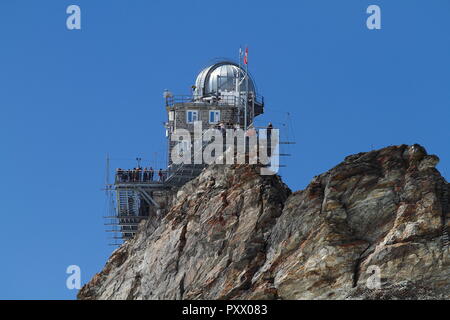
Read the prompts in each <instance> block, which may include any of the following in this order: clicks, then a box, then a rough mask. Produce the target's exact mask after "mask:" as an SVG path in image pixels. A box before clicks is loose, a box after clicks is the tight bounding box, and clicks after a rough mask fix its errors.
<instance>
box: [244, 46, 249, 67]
mask: <svg viewBox="0 0 450 320" xmlns="http://www.w3.org/2000/svg"><path fill="white" fill-rule="evenodd" d="M244 64H248V48H245V55H244Z"/></svg>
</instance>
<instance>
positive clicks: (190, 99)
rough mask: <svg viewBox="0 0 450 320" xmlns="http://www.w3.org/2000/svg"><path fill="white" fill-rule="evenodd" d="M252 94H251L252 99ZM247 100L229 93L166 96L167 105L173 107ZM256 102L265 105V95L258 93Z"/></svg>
mask: <svg viewBox="0 0 450 320" xmlns="http://www.w3.org/2000/svg"><path fill="white" fill-rule="evenodd" d="M251 99H252V96H249V101H251ZM244 102H245V96H244V95H243V96H241V97H236V96H231V95H230V96H228V95H218V96H216V95H211V96H199V95H171V96H168V97H166V107H172V106H174V105H175V104H177V103H181V104H182V103H196V104H203V105H211V104H212V105H231V106H237V105H243V104H244ZM255 103H256V104H260V105H264V97H263V96H259V95H256V96H255Z"/></svg>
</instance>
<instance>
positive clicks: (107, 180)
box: [105, 153, 109, 194]
mask: <svg viewBox="0 0 450 320" xmlns="http://www.w3.org/2000/svg"><path fill="white" fill-rule="evenodd" d="M105 184H106V188H105V190H106V194H108V188H109V153H107V154H106V172H105Z"/></svg>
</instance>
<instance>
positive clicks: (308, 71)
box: [0, 0, 450, 299]
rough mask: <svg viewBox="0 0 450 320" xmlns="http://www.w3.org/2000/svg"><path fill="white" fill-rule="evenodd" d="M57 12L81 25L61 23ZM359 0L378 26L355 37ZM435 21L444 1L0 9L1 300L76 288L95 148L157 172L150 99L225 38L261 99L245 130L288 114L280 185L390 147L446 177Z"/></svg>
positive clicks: (96, 262) (445, 60)
mask: <svg viewBox="0 0 450 320" xmlns="http://www.w3.org/2000/svg"><path fill="white" fill-rule="evenodd" d="M70 4H77V5H79V6H80V7H81V10H82V30H75V31H69V30H67V28H66V18H67V14H66V8H67V6H69V5H70ZM371 4H377V5H379V6H380V7H381V10H382V29H381V30H368V29H367V28H366V18H367V17H368V15H367V14H366V8H367V7H368V6H369V5H371ZM449 14H450V2H449V1H448V0H434V1H426V0H420V1H419V0H408V1H406V0H397V1H382V0H371V1H365V0H341V1H336V0H328V1H325V0H308V1H306V0H305V1H298V0H296V1H242V0H241V1H215V0H208V1H206V0H205V1H200V0H198V1H197V0H196V1H145V0H133V1H125V0H114V1H113V0H108V1H106V0H94V1H93V0H89V1H87V0H71V1H65V0H41V1H32V0H29V1H24V0H2V1H0V119H1V120H2V121H1V126H0V143H1V146H2V148H1V157H0V165H1V168H2V169H3V172H2V183H1V184H0V200H1V201H0V214H1V216H2V224H1V226H2V231H1V232H0V243H1V249H2V255H1V256H2V258H1V263H0V284H1V285H0V299H5V298H9V299H49V298H51V299H73V298H74V297H75V294H76V292H75V291H73V290H72V291H71V290H68V289H67V288H66V286H65V281H66V277H67V275H66V273H65V270H66V268H67V266H69V265H72V264H76V265H79V266H80V267H81V270H82V282H83V283H85V282H87V281H88V280H89V279H90V278H91V277H92V276H93V275H94V273H95V272H98V271H100V270H101V268H102V267H103V265H104V263H105V261H106V259H107V258H108V257H109V254H110V253H111V250H112V247H108V245H107V244H108V240H107V239H106V238H107V234H106V233H105V232H103V230H104V227H103V220H102V216H103V215H104V213H105V197H104V193H103V192H102V191H101V188H102V186H103V182H104V177H105V156H106V154H107V153H110V155H111V157H112V158H113V159H115V160H113V161H112V165H114V166H120V167H127V166H132V165H134V163H133V162H132V161H129V160H127V159H134V158H135V157H136V156H140V157H142V158H144V159H147V160H146V161H147V163H151V164H155V163H157V164H156V166H161V165H162V163H163V160H164V159H165V156H164V152H165V144H164V142H165V140H164V130H163V127H162V122H163V121H164V120H165V109H164V105H163V99H162V92H163V90H164V89H166V88H167V89H170V90H171V91H173V92H174V93H179V94H187V93H189V88H190V86H191V85H192V84H193V82H194V80H195V77H196V74H197V73H198V72H199V71H200V70H201V69H202V68H203V67H205V66H207V65H208V64H209V63H210V62H211V61H213V60H214V59H215V58H220V57H226V58H231V59H235V58H236V57H237V52H238V48H239V46H240V45H246V44H247V45H248V46H249V52H250V56H249V63H250V64H249V65H250V71H251V73H252V74H253V76H254V78H255V80H256V83H257V86H258V89H259V93H260V94H262V95H264V96H265V98H266V107H267V108H266V114H265V115H264V116H263V117H262V118H261V119H260V123H261V124H265V123H267V122H268V121H269V120H272V121H273V122H274V123H275V124H276V125H279V126H281V125H283V124H285V123H287V121H286V120H285V119H286V113H287V112H289V113H290V118H291V121H290V123H291V125H290V126H289V129H290V135H289V136H290V137H289V138H290V139H291V140H293V139H295V141H296V142H297V144H296V145H295V146H292V147H291V148H290V150H289V151H290V153H292V154H293V156H292V157H291V158H289V159H286V160H285V163H286V164H287V165H288V167H287V168H285V169H283V171H282V172H281V174H282V176H283V178H284V179H285V181H286V182H287V183H288V185H289V186H290V187H291V188H292V189H294V190H297V189H301V188H304V187H305V186H306V185H307V184H308V182H309V181H310V180H311V178H312V177H313V176H314V175H317V174H319V173H322V172H324V171H326V170H328V169H330V168H331V167H332V166H334V165H336V164H337V163H339V162H340V161H342V160H343V158H344V157H345V156H347V155H349V154H352V153H357V152H362V151H369V150H371V149H372V148H381V147H384V146H388V145H396V144H402V143H405V144H412V143H420V144H422V145H424V146H425V147H426V148H427V150H428V151H429V152H430V153H434V154H437V155H439V157H440V158H441V163H440V164H439V167H438V168H439V169H440V170H441V172H442V173H443V174H444V176H445V177H446V178H447V180H448V178H449V176H450V151H449V148H448V146H449V140H450V130H449V128H450V127H449V119H450V35H449V30H450V19H449ZM121 159H122V160H121ZM144 164H145V163H144Z"/></svg>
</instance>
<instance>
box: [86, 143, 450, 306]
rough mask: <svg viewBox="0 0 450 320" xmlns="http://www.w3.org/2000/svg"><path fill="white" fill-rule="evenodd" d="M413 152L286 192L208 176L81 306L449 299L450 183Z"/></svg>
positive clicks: (270, 182) (148, 229)
mask: <svg viewBox="0 0 450 320" xmlns="http://www.w3.org/2000/svg"><path fill="white" fill-rule="evenodd" d="M438 161H439V159H438V158H437V157H436V156H433V155H427V153H426V151H425V149H424V148H423V147H421V146H419V145H412V146H406V145H401V146H392V147H388V148H384V149H381V150H377V151H371V152H367V153H360V154H356V155H352V156H349V157H347V158H346V159H345V160H344V162H342V163H341V164H339V165H338V166H336V167H334V168H333V169H331V170H329V171H328V172H326V173H324V174H321V175H319V176H316V177H314V179H313V180H312V181H311V183H310V184H309V186H308V187H307V188H306V189H305V190H301V191H297V192H295V193H291V191H290V190H289V188H287V187H286V186H285V185H284V184H283V182H282V181H281V180H280V178H279V177H278V176H261V175H259V174H258V171H257V168H254V167H251V166H210V167H209V168H207V169H206V170H204V172H203V173H202V174H201V175H200V176H199V177H198V178H196V179H195V180H193V181H191V182H190V183H188V184H187V185H185V186H184V187H182V188H181V189H180V190H179V191H178V193H177V194H176V195H174V198H173V200H172V206H171V208H170V210H169V211H168V212H167V213H166V215H165V216H164V217H163V218H162V219H160V220H157V219H153V220H151V221H150V220H149V221H146V222H144V223H143V224H142V225H141V226H140V231H139V233H138V235H137V236H136V237H135V238H134V239H132V240H130V241H128V242H126V243H125V244H124V245H122V246H121V247H120V248H119V249H117V250H116V251H115V252H114V253H113V254H112V256H111V257H110V259H109V260H108V262H107V263H106V266H105V267H104V269H103V270H102V271H101V272H100V273H98V274H97V275H95V276H94V278H93V279H92V280H91V281H90V282H89V283H87V284H86V285H85V286H84V287H83V288H82V289H81V290H80V292H79V294H78V298H79V299H450V259H449V248H448V233H447V230H448V224H449V220H450V217H449V214H448V212H449V184H447V182H446V181H445V180H444V178H443V177H441V175H440V174H439V172H438V171H437V170H436V169H435V165H436V164H437V162H438Z"/></svg>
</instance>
